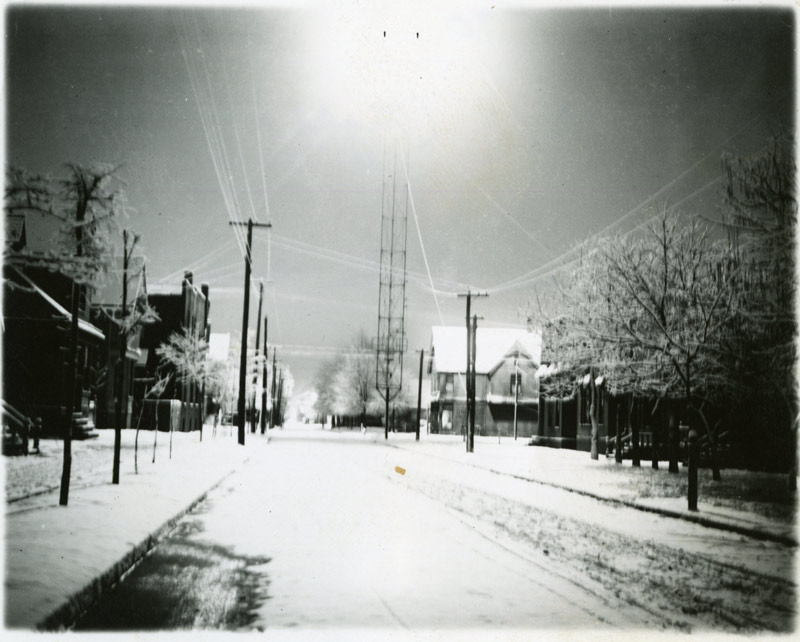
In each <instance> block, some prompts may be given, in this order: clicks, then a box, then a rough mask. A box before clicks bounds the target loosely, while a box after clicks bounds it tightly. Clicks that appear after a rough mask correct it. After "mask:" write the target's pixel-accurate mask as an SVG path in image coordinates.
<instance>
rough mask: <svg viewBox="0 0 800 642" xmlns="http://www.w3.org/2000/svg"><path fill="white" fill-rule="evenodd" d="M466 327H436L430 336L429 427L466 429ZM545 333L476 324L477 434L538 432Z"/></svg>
mask: <svg viewBox="0 0 800 642" xmlns="http://www.w3.org/2000/svg"><path fill="white" fill-rule="evenodd" d="M466 343H467V331H466V328H465V327H464V326H434V327H433V328H432V339H431V362H430V374H431V409H430V431H431V432H432V433H440V434H463V433H464V432H465V428H466V422H467V406H466V392H465V391H466V361H467V360H466ZM541 352H542V340H541V335H540V334H538V333H534V332H529V331H527V330H519V329H508V328H478V329H477V334H476V337H475V434H476V435H498V434H499V435H502V436H513V435H514V423H515V415H516V426H517V435H518V436H524V437H529V436H531V435H532V434H534V433H535V431H536V428H537V425H538V417H539V382H538V379H537V377H536V371H537V369H538V368H539V361H540V358H541Z"/></svg>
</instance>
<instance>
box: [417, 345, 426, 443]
mask: <svg viewBox="0 0 800 642" xmlns="http://www.w3.org/2000/svg"><path fill="white" fill-rule="evenodd" d="M424 360H425V350H420V351H419V385H418V386H417V427H416V433H417V436H416V441H419V422H420V413H421V411H422V362H423V361H424Z"/></svg>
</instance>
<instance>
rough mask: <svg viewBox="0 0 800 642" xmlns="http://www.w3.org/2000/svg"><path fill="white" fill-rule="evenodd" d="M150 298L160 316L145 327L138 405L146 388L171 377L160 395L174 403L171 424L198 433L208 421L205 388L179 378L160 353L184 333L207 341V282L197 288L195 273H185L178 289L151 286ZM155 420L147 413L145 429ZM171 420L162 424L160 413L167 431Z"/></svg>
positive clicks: (138, 374) (138, 371)
mask: <svg viewBox="0 0 800 642" xmlns="http://www.w3.org/2000/svg"><path fill="white" fill-rule="evenodd" d="M147 299H148V302H149V304H150V306H151V307H152V308H153V309H154V310H155V311H156V312H157V313H158V316H159V321H157V322H156V323H153V324H149V325H146V326H144V327H143V328H142V333H141V339H140V342H139V359H138V361H137V364H136V385H135V386H134V397H135V399H136V400H137V401H138V403H142V401H143V400H144V398H145V396H146V392H147V389H148V388H149V386H150V385H152V383H154V382H155V381H156V379H157V378H158V377H159V376H161V377H164V376H166V375H172V376H171V378H170V381H169V384H168V385H167V387H166V389H165V390H164V392H163V394H161V396H160V399H161V400H169V401H170V402H171V403H170V404H169V405H170V410H169V412H168V413H167V415H168V416H169V417H170V419H169V421H172V423H173V427H174V428H176V429H178V430H181V431H184V432H188V431H191V430H199V429H200V428H201V426H202V422H203V421H204V419H205V418H204V417H203V416H202V415H203V406H204V403H203V390H202V387H201V386H199V385H198V384H196V383H192V382H189V381H182V380H181V379H180V378H179V377H176V376H175V372H174V369H173V368H171V367H170V366H168V365H165V364H162V363H161V360H160V358H159V355H158V354H157V350H158V347H159V346H160V345H162V344H163V343H165V342H166V341H167V340H168V339H169V337H170V335H172V334H173V333H180V332H181V331H183V330H186V331H189V332H192V333H196V335H197V336H200V337H202V338H205V339H208V335H209V334H210V328H211V326H210V324H209V322H208V314H209V309H210V307H211V306H210V302H209V289H208V285H207V284H205V283H204V284H202V285H201V286H200V287H199V288H198V287H197V286H196V285H194V282H193V276H192V273H191V272H185V273H184V276H183V280H182V282H181V284H180V285H179V286H172V285H166V286H150V287H149V288H148V292H147ZM158 412H159V413H161V412H162V411H161V410H159V411H158ZM154 419H155V416H154V415H153V414H152V413H145V417H144V419H143V423H142V425H143V427H149V428H152V427H153V426H154ZM169 421H162V420H161V414H159V427H160V428H161V429H166V428H168V427H169Z"/></svg>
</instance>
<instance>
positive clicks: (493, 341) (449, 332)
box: [432, 326, 542, 374]
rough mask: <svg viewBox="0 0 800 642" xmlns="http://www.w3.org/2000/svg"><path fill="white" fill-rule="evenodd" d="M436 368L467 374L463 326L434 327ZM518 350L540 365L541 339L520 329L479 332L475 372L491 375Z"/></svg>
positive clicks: (476, 338)
mask: <svg viewBox="0 0 800 642" xmlns="http://www.w3.org/2000/svg"><path fill="white" fill-rule="evenodd" d="M432 334H433V341H432V346H433V368H434V369H435V370H436V371H437V372H465V371H466V362H467V329H466V328H465V327H464V326H433V328H432ZM517 350H519V352H520V354H521V355H526V356H528V357H530V359H531V360H532V361H534V362H535V363H539V362H540V360H541V357H542V336H541V334H540V333H538V332H537V333H533V332H529V331H527V330H520V329H517V328H480V327H479V328H478V334H477V336H476V337H475V372H478V373H482V374H485V373H487V372H489V371H490V370H491V369H492V368H493V367H494V366H495V365H497V363H498V362H499V361H501V360H502V359H503V358H504V357H506V356H508V355H511V354H514V353H515V352H516V351H517Z"/></svg>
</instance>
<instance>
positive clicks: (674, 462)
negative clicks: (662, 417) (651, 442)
mask: <svg viewBox="0 0 800 642" xmlns="http://www.w3.org/2000/svg"><path fill="white" fill-rule="evenodd" d="M667 414H668V421H669V428H668V429H667V439H669V472H671V473H677V472H679V470H680V469H679V468H678V441H679V433H678V418H677V417H676V416H675V407H674V404H672V403H670V404H669V405H668V413H667Z"/></svg>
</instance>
